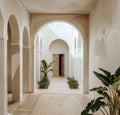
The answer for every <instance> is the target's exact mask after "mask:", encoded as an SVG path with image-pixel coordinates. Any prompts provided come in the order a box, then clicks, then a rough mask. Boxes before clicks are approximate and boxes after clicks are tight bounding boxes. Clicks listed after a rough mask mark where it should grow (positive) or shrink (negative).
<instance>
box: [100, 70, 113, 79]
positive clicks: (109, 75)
mask: <svg viewBox="0 0 120 115" xmlns="http://www.w3.org/2000/svg"><path fill="white" fill-rule="evenodd" d="M99 69H100V70H101V71H102V72H104V74H105V75H106V77H108V78H111V77H112V75H111V73H110V72H109V71H106V70H105V69H102V68H99Z"/></svg>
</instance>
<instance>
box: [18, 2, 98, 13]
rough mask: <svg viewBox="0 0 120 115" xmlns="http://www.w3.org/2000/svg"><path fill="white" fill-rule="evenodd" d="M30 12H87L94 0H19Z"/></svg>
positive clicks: (92, 5) (91, 7)
mask: <svg viewBox="0 0 120 115" xmlns="http://www.w3.org/2000/svg"><path fill="white" fill-rule="evenodd" d="M20 2H21V3H22V4H23V6H24V7H25V8H26V9H27V10H28V11H29V12H30V13H41V14H87V13H89V12H90V11H91V10H92V9H93V7H94V5H95V3H96V0H20Z"/></svg>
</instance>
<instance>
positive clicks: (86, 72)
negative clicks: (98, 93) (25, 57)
mask: <svg viewBox="0 0 120 115" xmlns="http://www.w3.org/2000/svg"><path fill="white" fill-rule="evenodd" d="M88 41H89V40H86V41H85V40H84V44H83V58H84V59H83V60H84V61H83V82H84V83H83V93H88V92H89V77H88V76H89V68H88V67H89V43H88Z"/></svg>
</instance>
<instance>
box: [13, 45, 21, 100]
mask: <svg viewBox="0 0 120 115" xmlns="http://www.w3.org/2000/svg"><path fill="white" fill-rule="evenodd" d="M11 49H12V57H11V59H12V62H11V64H12V66H11V67H12V70H11V71H12V100H13V102H20V101H21V89H22V88H21V79H20V46H19V45H12V48H11Z"/></svg>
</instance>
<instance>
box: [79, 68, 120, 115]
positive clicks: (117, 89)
mask: <svg viewBox="0 0 120 115" xmlns="http://www.w3.org/2000/svg"><path fill="white" fill-rule="evenodd" d="M99 69H100V70H101V72H102V74H101V73H98V72H96V71H94V72H93V73H94V74H95V76H96V77H97V78H98V79H99V80H101V81H102V83H103V84H104V87H103V86H99V87H95V88H93V89H91V90H90V91H95V92H97V93H98V94H99V95H100V97H98V98H97V99H93V100H92V101H91V102H89V103H88V104H87V106H86V108H85V109H84V110H83V111H82V112H81V115H93V113H95V112H96V111H98V110H100V111H101V112H102V113H103V115H120V67H119V68H118V69H117V70H116V71H115V73H114V74H111V73H110V72H109V71H106V70H104V69H102V68H99Z"/></svg>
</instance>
